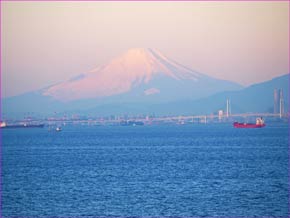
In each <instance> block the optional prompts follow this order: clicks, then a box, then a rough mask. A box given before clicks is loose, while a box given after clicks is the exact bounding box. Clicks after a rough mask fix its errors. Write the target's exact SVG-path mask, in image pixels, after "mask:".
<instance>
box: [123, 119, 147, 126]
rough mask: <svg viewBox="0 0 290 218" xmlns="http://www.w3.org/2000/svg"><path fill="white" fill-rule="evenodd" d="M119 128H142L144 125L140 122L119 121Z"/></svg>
mask: <svg viewBox="0 0 290 218" xmlns="http://www.w3.org/2000/svg"><path fill="white" fill-rule="evenodd" d="M120 125H121V126H144V123H143V122H141V121H129V120H127V121H121V122H120Z"/></svg>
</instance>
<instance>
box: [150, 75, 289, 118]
mask: <svg viewBox="0 0 290 218" xmlns="http://www.w3.org/2000/svg"><path fill="white" fill-rule="evenodd" d="M275 88H278V89H283V95H284V106H285V111H288V110H289V74H286V75H283V76H279V77H276V78H274V79H272V80H269V81H266V82H263V83H258V84H255V85H251V86H249V87H247V88H244V89H242V90H238V91H227V92H221V93H217V94H214V95H212V96H210V97H206V98H201V99H198V100H195V101H177V102H172V103H169V104H166V105H155V111H159V112H161V111H162V108H164V107H166V108H170V109H169V110H168V113H171V114H211V113H217V111H218V110H224V111H225V110H226V100H227V99H229V100H230V101H231V111H232V113H247V112H270V113H273V107H274V89H275Z"/></svg>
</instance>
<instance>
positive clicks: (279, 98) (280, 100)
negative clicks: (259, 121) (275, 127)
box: [273, 89, 284, 117]
mask: <svg viewBox="0 0 290 218" xmlns="http://www.w3.org/2000/svg"><path fill="white" fill-rule="evenodd" d="M273 112H274V114H280V117H282V115H283V114H284V96H283V89H274V111H273Z"/></svg>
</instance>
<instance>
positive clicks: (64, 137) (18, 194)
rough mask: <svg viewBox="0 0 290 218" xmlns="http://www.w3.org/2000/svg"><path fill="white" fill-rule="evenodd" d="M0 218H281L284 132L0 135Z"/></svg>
mask: <svg viewBox="0 0 290 218" xmlns="http://www.w3.org/2000/svg"><path fill="white" fill-rule="evenodd" d="M2 134H3V148H2V150H3V166H2V167H3V169H2V171H3V178H2V181H3V187H2V189H3V193H2V199H3V202H2V215H3V216H33V215H37V216H81V215H87V216H93V215H94V216H258V217H261V216H287V214H288V125H287V124H286V123H284V124H283V123H280V124H271V125H270V124H269V125H268V126H266V127H265V128H262V129H235V128H232V126H231V124H194V125H181V126H135V127H132V126H66V127H65V131H62V132H59V133H56V132H49V131H47V129H22V130H20V129H6V130H3V132H2Z"/></svg>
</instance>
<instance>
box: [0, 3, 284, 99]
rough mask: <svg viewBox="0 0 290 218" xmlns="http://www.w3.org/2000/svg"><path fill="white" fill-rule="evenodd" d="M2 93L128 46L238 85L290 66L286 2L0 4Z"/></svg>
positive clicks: (51, 79) (85, 66) (62, 75)
mask: <svg viewBox="0 0 290 218" xmlns="http://www.w3.org/2000/svg"><path fill="white" fill-rule="evenodd" d="M1 4H2V57H3V58H2V83H3V84H2V85H3V86H2V93H3V96H13V95H17V94H21V93H24V92H27V91H32V90H36V89H39V88H43V87H45V86H48V85H51V84H54V83H56V82H59V81H62V80H66V79H68V78H71V77H73V76H76V75H78V74H80V73H83V72H88V71H90V70H91V69H94V68H96V67H97V66H98V65H101V64H104V63H107V62H108V61H110V60H111V59H112V58H113V57H116V56H118V55H119V54H121V53H123V52H124V51H126V50H128V49H130V48H134V47H145V48H156V49H158V50H160V51H161V52H162V53H164V54H165V55H167V56H168V57H170V58H172V59H174V60H176V61H177V62H179V63H181V64H183V65H185V66H188V67H190V68H192V69H194V70H196V71H198V72H200V73H204V74H207V75H210V76H213V77H216V78H220V79H226V80H231V81H235V82H238V83H240V84H243V85H250V84H253V83H257V82H261V81H265V80H268V79H271V78H273V77H276V76H279V75H282V74H286V73H288V72H289V69H288V67H289V63H288V61H289V53H288V52H289V51H288V49H289V3H288V2H276V1H273V2H2V3H1Z"/></svg>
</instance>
